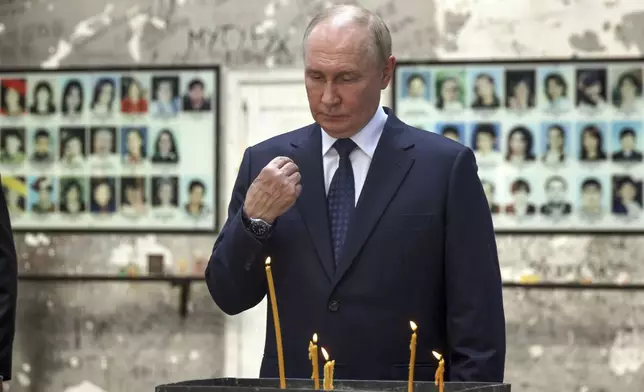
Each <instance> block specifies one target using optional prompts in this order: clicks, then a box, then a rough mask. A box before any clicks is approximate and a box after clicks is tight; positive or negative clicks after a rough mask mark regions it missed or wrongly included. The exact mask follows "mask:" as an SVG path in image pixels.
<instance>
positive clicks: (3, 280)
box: [0, 191, 18, 381]
mask: <svg viewBox="0 0 644 392" xmlns="http://www.w3.org/2000/svg"><path fill="white" fill-rule="evenodd" d="M17 264H18V262H17V258H16V247H15V244H14V242H13V234H12V231H11V220H10V218H9V211H8V210H7V202H6V200H5V197H4V193H3V192H2V191H0V376H2V377H3V378H4V380H5V381H6V380H10V379H11V353H12V351H13V336H14V333H15V323H16V297H17V294H18V293H17V291H18V265H17Z"/></svg>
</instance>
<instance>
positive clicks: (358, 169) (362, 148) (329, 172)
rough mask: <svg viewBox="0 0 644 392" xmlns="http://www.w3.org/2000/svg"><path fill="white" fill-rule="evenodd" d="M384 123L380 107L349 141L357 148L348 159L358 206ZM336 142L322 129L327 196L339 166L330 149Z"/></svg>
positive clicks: (334, 154)
mask: <svg viewBox="0 0 644 392" xmlns="http://www.w3.org/2000/svg"><path fill="white" fill-rule="evenodd" d="M386 122H387V113H385V111H384V109H383V108H382V107H379V108H378V110H376V114H375V115H374V116H373V118H372V119H371V120H370V121H369V122H368V123H367V125H365V127H364V128H362V129H361V130H360V131H359V132H358V133H356V134H355V135H353V136H352V137H351V140H353V141H354V142H355V143H356V145H357V146H358V147H357V148H356V149H355V150H353V151H352V152H351V154H350V155H349V159H351V165H352V167H353V179H354V181H355V194H356V200H355V203H356V204H358V198H359V197H360V192H362V187H363V186H364V182H365V180H366V179H367V173H368V172H369V166H370V165H371V160H372V159H373V154H374V152H375V151H376V147H377V146H378V141H379V140H380V136H381V135H382V131H383V129H384V127H385V123H386ZM336 140H337V139H336V138H334V137H332V136H330V135H329V134H328V133H326V131H325V130H324V129H322V165H323V167H324V186H325V189H326V193H327V194H328V193H329V188H330V187H331V181H332V180H333V175H334V174H335V171H336V170H337V169H338V166H340V155H338V152H337V151H336V150H335V148H332V147H333V143H335V141H336Z"/></svg>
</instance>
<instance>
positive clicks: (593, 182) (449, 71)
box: [393, 60, 644, 233]
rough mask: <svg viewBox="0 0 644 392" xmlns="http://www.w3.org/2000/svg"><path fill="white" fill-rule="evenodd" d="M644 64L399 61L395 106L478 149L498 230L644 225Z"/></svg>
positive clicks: (411, 120) (415, 121)
mask: <svg viewBox="0 0 644 392" xmlns="http://www.w3.org/2000/svg"><path fill="white" fill-rule="evenodd" d="M643 71H644V66H643V65H642V63H641V62H636V61H630V62H629V61H625V60H624V61H622V60H615V61H605V60H603V61H599V60H583V61H576V62H575V61H569V62H568V61H566V62H561V61H558V62H554V61H553V62H548V61H541V60H540V61H538V62H528V61H525V62H507V63H502V62H474V63H455V62H447V63H426V64H424V63H417V62H414V63H399V65H398V66H397V68H396V71H395V75H394V85H393V94H394V96H393V108H394V112H395V113H396V115H397V116H398V117H400V118H401V119H402V120H403V121H405V122H407V123H408V124H410V125H412V126H414V127H416V128H419V129H421V130H425V131H428V132H434V133H437V134H440V135H442V136H444V137H446V138H449V139H452V140H454V141H456V142H458V143H461V144H463V145H465V146H467V147H469V148H471V149H472V151H473V152H474V155H475V157H476V163H477V166H478V174H479V177H480V178H481V181H482V184H483V189H484V191H485V194H486V196H487V198H488V205H489V207H490V211H491V213H492V217H493V220H494V224H495V229H496V230H497V231H498V232H521V231H524V232H533V231H538V232H545V233H547V232H561V231H564V232H565V231H575V232H601V231H625V232H626V231H628V232H644V214H642V208H643V206H642V202H643V200H642V182H643V180H644V160H643V150H644V134H643V132H644V101H643V99H644V97H643V96H642V90H643V89H644V85H643V80H642V75H643Z"/></svg>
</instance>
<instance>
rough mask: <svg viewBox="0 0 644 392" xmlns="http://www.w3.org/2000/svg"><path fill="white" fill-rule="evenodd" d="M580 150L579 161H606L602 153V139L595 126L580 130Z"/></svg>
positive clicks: (599, 131) (603, 152) (591, 125)
mask: <svg viewBox="0 0 644 392" xmlns="http://www.w3.org/2000/svg"><path fill="white" fill-rule="evenodd" d="M580 142H581V148H580V154H579V160H581V161H586V162H588V161H603V160H605V159H606V152H605V151H604V138H603V136H602V132H601V130H600V129H599V127H598V126H597V125H594V124H590V125H586V126H585V127H584V128H583V129H582V130H581V141H580Z"/></svg>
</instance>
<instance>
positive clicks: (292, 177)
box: [288, 171, 302, 184]
mask: <svg viewBox="0 0 644 392" xmlns="http://www.w3.org/2000/svg"><path fill="white" fill-rule="evenodd" d="M288 179H289V181H291V182H292V183H293V184H299V183H300V180H302V175H301V174H300V172H299V171H296V172H295V173H293V174H291V175H290V176H288Z"/></svg>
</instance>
